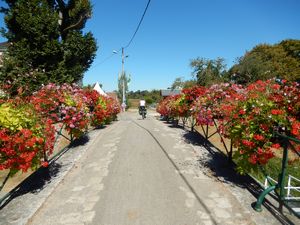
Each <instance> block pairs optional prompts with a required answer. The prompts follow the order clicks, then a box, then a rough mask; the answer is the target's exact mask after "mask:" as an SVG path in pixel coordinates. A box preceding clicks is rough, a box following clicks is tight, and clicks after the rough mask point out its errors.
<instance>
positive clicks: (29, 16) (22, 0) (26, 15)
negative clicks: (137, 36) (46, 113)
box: [0, 0, 97, 95]
mask: <svg viewBox="0 0 300 225" xmlns="http://www.w3.org/2000/svg"><path fill="white" fill-rule="evenodd" d="M5 2H6V3H7V5H8V8H7V9H2V13H4V14H5V17H4V18H5V24H6V28H7V30H5V29H2V35H3V36H4V37H5V38H7V40H8V42H9V43H11V45H10V46H9V48H8V52H7V54H6V56H5V58H4V66H3V67H2V68H1V71H0V72H1V73H0V82H1V84H9V85H10V90H9V91H10V92H11V94H12V95H15V94H17V93H18V90H19V88H20V87H23V92H24V93H25V94H30V93H32V92H33V91H36V90H37V89H39V88H40V87H41V85H42V84H44V85H45V84H48V83H50V82H52V83H58V84H61V83H72V82H78V81H80V80H81V79H82V77H83V74H84V72H85V71H86V70H87V69H88V68H89V67H90V65H91V63H92V61H93V59H94V57H95V52H96V49H97V47H96V42H95V39H94V38H93V36H92V34H91V33H87V34H83V33H82V31H81V30H82V29H83V28H84V26H85V22H86V20H87V19H88V18H89V17H90V15H91V5H90V1H89V0H82V1H75V0H69V1H62V0H56V1H47V0H29V1H28V0H15V1H12V0H5Z"/></svg>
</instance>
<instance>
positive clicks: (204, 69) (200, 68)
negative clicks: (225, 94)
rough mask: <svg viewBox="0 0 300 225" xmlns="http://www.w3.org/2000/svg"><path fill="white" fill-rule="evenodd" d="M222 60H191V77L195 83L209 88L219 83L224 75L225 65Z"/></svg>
mask: <svg viewBox="0 0 300 225" xmlns="http://www.w3.org/2000/svg"><path fill="white" fill-rule="evenodd" d="M224 61H225V60H224V59H223V58H217V59H206V58H199V57H198V58H196V59H193V60H191V62H190V66H191V67H192V68H193V70H194V71H193V75H194V76H195V77H196V79H197V83H198V84H199V85H202V86H209V85H211V84H214V83H218V82H221V81H222V80H223V76H224V74H225V73H226V64H225V63H224Z"/></svg>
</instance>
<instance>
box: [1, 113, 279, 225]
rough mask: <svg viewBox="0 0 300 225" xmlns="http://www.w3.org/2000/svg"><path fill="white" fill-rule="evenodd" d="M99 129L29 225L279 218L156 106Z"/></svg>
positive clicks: (230, 221)
mask: <svg viewBox="0 0 300 225" xmlns="http://www.w3.org/2000/svg"><path fill="white" fill-rule="evenodd" d="M150 114H151V113H150ZM98 132H99V133H98V134H97V135H94V136H93V137H92V138H91V140H90V142H89V143H88V145H87V147H86V151H85V152H84V153H83V154H82V156H81V157H80V158H79V159H78V160H76V161H75V163H73V165H72V167H71V168H70V169H69V171H68V173H66V175H65V176H64V177H63V178H62V179H61V180H60V181H59V182H58V184H57V185H56V186H55V187H54V188H53V191H52V192H51V195H49V196H48V197H47V198H45V200H44V201H43V203H42V204H41V206H40V207H39V209H38V211H37V212H36V213H35V214H34V216H33V217H31V219H30V220H29V222H28V224H30V225H37V224H43V225H47V224H57V225H59V224H64V225H79V224H95V225H133V224H143V225H144V224H145V225H148V224H149V225H160V224H162V225H177V224H178V225H184V224H190V225H192V224H205V225H210V224H212V225H213V224H280V223H279V221H278V220H276V219H275V218H274V217H273V216H272V215H271V214H270V213H269V212H268V211H267V210H264V212H263V213H261V214H259V213H256V212H254V211H253V210H252V209H251V207H250V203H251V201H254V200H255V199H254V198H253V197H251V195H249V193H248V194H245V193H246V191H245V190H243V189H240V188H237V187H235V188H232V187H231V186H230V185H225V184H224V183H222V182H220V181H218V180H216V179H213V178H212V177H210V176H207V175H205V174H204V173H203V171H202V170H201V166H200V165H199V158H201V157H203V155H205V154H207V150H206V149H205V148H204V147H203V146H195V145H192V144H190V143H189V142H188V141H187V140H186V138H184V136H186V134H187V132H186V131H184V130H183V129H179V128H171V127H170V126H169V125H167V124H165V123H163V122H161V121H159V120H158V119H156V118H155V117H154V113H153V114H152V115H149V116H148V117H147V118H146V119H145V120H142V119H141V118H140V117H139V116H138V114H137V112H126V113H123V114H121V115H120V117H119V121H118V122H116V123H114V124H112V125H111V126H109V127H107V128H105V129H103V130H99V131H98ZM246 195H249V196H246ZM33 204H34V202H33ZM7 210H9V206H8V208H7ZM12 210H16V209H12ZM7 215H8V214H7ZM0 218H1V217H0ZM7 221H9V220H7ZM16 221H19V222H18V223H15V224H22V222H23V221H24V220H16ZM3 224H5V223H3ZM10 224H14V223H13V222H11V223H10Z"/></svg>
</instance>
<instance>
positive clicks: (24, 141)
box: [0, 100, 55, 175]
mask: <svg viewBox="0 0 300 225" xmlns="http://www.w3.org/2000/svg"><path fill="white" fill-rule="evenodd" d="M54 135H55V131H54V127H53V126H52V121H51V120H44V119H43V118H42V117H40V115H39V114H38V112H37V111H36V110H35V109H34V107H33V106H32V105H31V104H25V103H23V102H21V101H19V100H18V101H15V100H10V101H8V102H6V103H3V104H1V105H0V170H3V169H10V175H13V174H15V173H16V172H17V171H19V170H22V171H23V172H26V171H27V170H28V169H29V168H31V169H36V168H38V167H39V166H40V165H43V166H47V161H45V158H46V155H50V154H51V153H52V151H53V146H54Z"/></svg>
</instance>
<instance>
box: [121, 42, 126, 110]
mask: <svg viewBox="0 0 300 225" xmlns="http://www.w3.org/2000/svg"><path fill="white" fill-rule="evenodd" d="M122 76H123V84H122V86H123V99H122V105H124V106H125V104H126V97H125V74H124V48H122Z"/></svg>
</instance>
